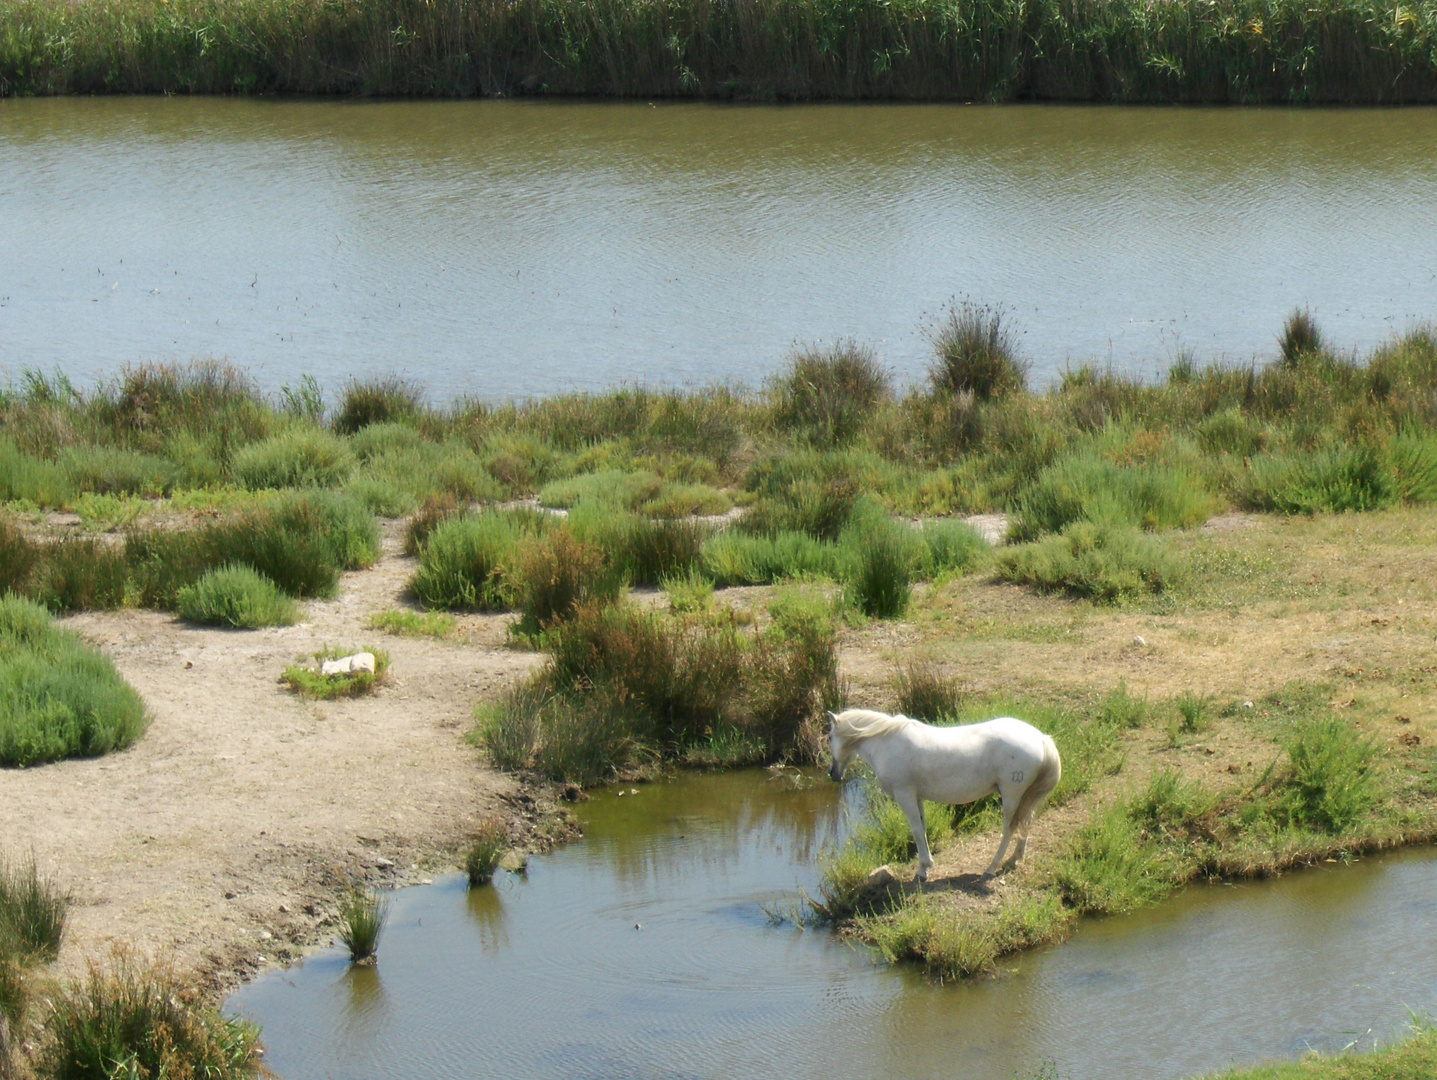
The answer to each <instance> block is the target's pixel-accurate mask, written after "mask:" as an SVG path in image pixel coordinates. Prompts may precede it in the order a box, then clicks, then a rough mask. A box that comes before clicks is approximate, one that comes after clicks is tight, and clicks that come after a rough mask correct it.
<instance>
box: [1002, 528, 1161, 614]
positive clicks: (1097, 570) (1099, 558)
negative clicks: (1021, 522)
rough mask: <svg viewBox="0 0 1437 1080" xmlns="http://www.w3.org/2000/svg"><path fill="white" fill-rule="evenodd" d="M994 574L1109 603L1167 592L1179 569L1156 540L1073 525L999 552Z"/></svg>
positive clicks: (1130, 531)
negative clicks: (1034, 540)
mask: <svg viewBox="0 0 1437 1080" xmlns="http://www.w3.org/2000/svg"><path fill="white" fill-rule="evenodd" d="M997 570H998V575H999V576H1000V577H1002V578H1004V579H1005V580H1008V581H1015V582H1020V583H1023V584H1027V585H1033V586H1035V587H1036V588H1039V589H1042V590H1044V591H1047V592H1057V591H1061V592H1068V593H1071V594H1072V595H1074V596H1081V597H1086V598H1088V599H1091V600H1099V601H1103V602H1107V603H1114V602H1117V601H1120V600H1126V599H1131V598H1133V597H1137V596H1141V595H1143V594H1145V593H1160V592H1164V591H1166V590H1168V589H1170V588H1172V587H1173V586H1174V585H1175V584H1176V582H1177V581H1178V580H1179V579H1180V578H1181V577H1182V575H1183V572H1184V567H1183V563H1182V561H1181V560H1180V559H1179V558H1178V556H1177V555H1175V554H1174V553H1173V552H1172V550H1171V549H1170V548H1169V547H1168V545H1167V544H1166V542H1164V541H1163V540H1160V539H1158V538H1157V537H1151V536H1145V535H1143V534H1142V533H1140V532H1138V531H1137V530H1136V529H1120V528H1114V527H1111V526H1105V525H1094V524H1091V523H1089V522H1077V523H1075V524H1073V525H1069V526H1068V527H1067V528H1065V529H1064V530H1063V532H1062V535H1060V536H1050V537H1047V538H1046V539H1043V540H1039V541H1037V542H1036V543H1032V544H1023V545H1021V546H1018V547H1013V548H1009V549H1007V550H1004V551H1002V552H1000V553H999V554H998V557H997Z"/></svg>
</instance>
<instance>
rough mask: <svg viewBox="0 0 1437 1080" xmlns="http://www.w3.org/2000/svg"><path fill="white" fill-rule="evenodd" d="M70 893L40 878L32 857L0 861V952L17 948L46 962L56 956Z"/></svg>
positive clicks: (68, 906)
mask: <svg viewBox="0 0 1437 1080" xmlns="http://www.w3.org/2000/svg"><path fill="white" fill-rule="evenodd" d="M69 908H70V894H69V893H67V892H65V891H63V890H62V889H60V888H58V887H57V886H56V885H55V884H54V883H53V882H50V881H46V880H44V879H43V878H41V877H40V872H39V871H38V870H37V869H36V867H35V862H34V859H33V858H32V859H31V860H30V861H29V862H28V863H24V864H16V863H11V862H7V861H4V860H0V951H4V950H5V949H6V948H7V944H6V943H8V947H10V948H12V949H14V948H18V949H19V950H20V951H21V952H22V953H23V954H24V955H25V956H27V957H31V958H39V959H42V960H46V961H51V960H54V959H56V958H57V957H58V956H59V955H60V939H61V937H62V936H63V935H64V932H65V916H66V914H67V912H68V911H69Z"/></svg>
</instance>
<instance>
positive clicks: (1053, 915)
mask: <svg viewBox="0 0 1437 1080" xmlns="http://www.w3.org/2000/svg"><path fill="white" fill-rule="evenodd" d="M1105 805H1106V804H1104V803H1097V804H1096V805H1095V806H1094V814H1096V813H1097V812H1100V811H1101V810H1102V809H1103V807H1104V806H1105ZM1427 809H1428V820H1427V821H1426V822H1424V823H1422V824H1421V825H1420V826H1418V827H1417V828H1415V829H1401V830H1395V831H1391V832H1372V833H1367V834H1361V833H1358V834H1355V835H1353V834H1348V835H1345V836H1339V837H1333V838H1332V839H1331V841H1330V842H1328V843H1321V844H1312V845H1308V846H1304V847H1301V848H1299V849H1296V850H1293V851H1289V852H1285V853H1281V854H1277V855H1274V856H1273V857H1272V858H1271V859H1270V861H1266V862H1264V863H1263V864H1262V865H1261V866H1259V867H1257V868H1256V869H1254V870H1253V871H1251V872H1245V873H1212V874H1208V873H1204V872H1202V871H1201V870H1199V871H1198V872H1197V873H1194V874H1193V875H1191V876H1189V877H1187V878H1186V879H1185V880H1182V881H1180V882H1178V883H1176V884H1175V885H1174V887H1173V888H1172V889H1171V891H1170V892H1169V893H1168V894H1167V895H1166V896H1164V897H1163V898H1162V899H1160V900H1158V901H1156V904H1155V905H1154V906H1156V905H1160V904H1162V903H1166V902H1167V901H1168V900H1170V899H1172V898H1173V897H1175V896H1177V895H1178V894H1179V893H1180V892H1182V891H1183V890H1185V889H1187V888H1190V887H1191V886H1193V885H1194V884H1197V883H1198V882H1199V881H1206V882H1208V883H1212V884H1220V883H1224V882H1242V881H1261V880H1265V879H1267V878H1270V877H1275V876H1278V875H1281V874H1285V873H1291V872H1295V871H1301V870H1305V869H1310V868H1312V867H1315V866H1317V865H1319V864H1321V863H1325V862H1332V861H1338V862H1343V861H1347V860H1350V859H1356V858H1360V857H1362V856H1364V855H1375V854H1381V853H1389V852H1395V851H1399V850H1405V849H1411V848H1419V847H1424V846H1433V845H1437V808H1433V807H1428V808H1427ZM1039 820H1040V822H1041V818H1040V819H1039ZM1090 820H1092V818H1090V817H1088V816H1084V817H1082V818H1080V819H1078V820H1077V821H1076V823H1075V824H1074V826H1073V827H1070V828H1069V829H1067V830H1066V831H1065V832H1064V833H1063V834H1062V836H1061V837H1059V838H1058V840H1057V844H1056V846H1057V847H1058V848H1059V849H1060V850H1061V849H1062V847H1063V846H1065V845H1066V844H1068V843H1070V842H1071V840H1072V839H1073V837H1074V836H1075V835H1076V833H1077V832H1078V831H1079V829H1081V828H1082V827H1083V826H1084V825H1086V824H1088V822H1089V821H1090ZM1036 827H1041V825H1039V826H1036ZM979 839H981V840H982V841H983V842H985V843H986V842H987V841H989V840H995V839H996V835H994V836H988V835H986V834H983V835H980V837H979ZM1010 872H1011V871H1010ZM1031 873H1033V874H1034V875H1035V876H1034V879H1030V880H1026V881H1021V882H1019V883H1018V885H1017V888H1016V889H1014V890H1013V892H1014V894H1016V895H1004V896H1000V897H998V898H997V900H996V902H995V903H993V904H990V905H988V906H986V907H971V906H965V907H954V908H950V909H949V910H948V911H946V912H944V913H942V914H941V915H940V916H939V918H940V919H946V922H947V923H948V926H947V927H945V929H948V930H957V931H959V932H962V931H974V930H976V931H978V932H982V931H984V930H986V929H988V926H987V924H991V923H993V922H996V921H998V920H1000V919H1001V918H1002V916H1003V915H1004V913H1005V912H1006V911H1007V910H1010V909H1014V908H1019V907H1020V906H1021V905H1023V904H1025V903H1030V902H1032V903H1036V904H1038V905H1040V906H1041V905H1050V906H1048V907H1047V908H1046V909H1043V913H1044V914H1045V915H1047V916H1049V917H1048V918H1046V919H1042V918H1040V919H1039V920H1037V921H1035V922H1029V923H1026V924H1023V925H1021V926H1018V927H1010V928H1008V932H1009V934H1010V935H1011V936H1009V937H1008V938H1006V940H1005V942H1004V944H1003V945H1002V946H1000V947H999V948H998V949H997V951H996V952H995V953H994V954H993V956H992V961H999V960H1004V959H1011V958H1013V957H1016V956H1019V955H1021V954H1022V953H1025V952H1028V951H1030V950H1033V949H1038V948H1044V947H1048V946H1052V945H1060V944H1062V943H1063V942H1065V941H1067V940H1068V939H1069V938H1070V937H1071V936H1072V934H1073V933H1074V931H1075V930H1076V928H1077V926H1078V925H1079V923H1080V922H1081V921H1082V920H1083V919H1084V918H1089V919H1103V918H1118V917H1121V916H1122V915H1124V914H1126V913H1127V912H1125V911H1119V912H1112V913H1087V912H1083V911H1079V910H1076V909H1074V908H1071V907H1067V906H1064V905H1063V904H1062V903H1061V900H1062V898H1061V895H1060V894H1059V892H1058V890H1057V888H1056V886H1055V884H1054V882H1053V881H1052V880H1051V878H1050V877H1049V876H1048V875H1049V874H1050V871H1049V870H1048V869H1046V868H1045V869H1043V870H1035V871H1031ZM922 895H924V894H923V892H922V890H914V889H913V887H912V883H911V882H904V881H901V880H900V881H894V882H891V883H886V884H883V885H879V886H870V887H868V888H866V889H864V890H862V891H861V893H860V895H859V897H858V898H857V899H856V903H857V904H858V905H859V906H860V907H862V906H867V907H869V908H870V909H871V910H873V913H871V914H862V913H860V914H855V915H852V916H849V917H845V918H840V919H836V920H834V921H833V922H832V926H833V929H834V931H835V932H836V933H837V935H838V936H839V937H842V938H847V939H849V940H854V941H858V942H861V943H862V944H864V945H866V946H868V947H870V948H874V949H876V950H878V951H879V952H880V954H884V958H885V959H886V960H888V961H889V962H894V963H912V964H917V965H920V966H922V967H924V968H925V970H927V971H928V973H929V974H930V975H933V976H935V977H936V978H938V979H939V981H942V980H943V979H947V978H981V977H988V978H997V977H1001V975H1002V971H1001V970H1000V969H999V968H998V967H997V966H996V964H995V963H993V962H989V963H985V964H984V965H983V966H982V967H981V968H980V969H978V970H973V971H953V970H951V969H950V968H949V967H948V965H949V964H950V963H951V958H949V959H944V958H940V957H939V955H938V952H937V949H932V950H930V949H927V948H924V947H923V946H922V945H921V944H920V945H917V946H915V947H913V948H911V950H910V952H909V953H908V954H906V955H892V954H891V953H890V952H889V951H888V949H886V948H885V947H884V935H883V934H882V932H881V928H882V926H883V924H884V923H885V922H886V921H888V920H889V919H890V918H891V917H892V916H893V915H894V914H896V913H897V912H900V911H901V910H902V909H903V907H904V906H905V905H906V904H908V903H910V902H911V901H912V900H913V899H914V898H915V896H922ZM1052 905H1056V906H1052ZM815 907H819V905H815ZM878 908H883V909H884V910H881V911H879V910H877V909H878ZM821 915H822V912H821V910H820V916H821Z"/></svg>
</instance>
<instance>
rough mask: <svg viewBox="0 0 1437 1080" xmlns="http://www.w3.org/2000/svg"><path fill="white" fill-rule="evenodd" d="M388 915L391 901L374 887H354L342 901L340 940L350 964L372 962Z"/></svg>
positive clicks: (340, 905) (340, 904)
mask: <svg viewBox="0 0 1437 1080" xmlns="http://www.w3.org/2000/svg"><path fill="white" fill-rule="evenodd" d="M388 918H389V902H388V901H387V900H385V899H384V897H383V896H381V895H380V894H379V893H377V892H375V891H374V890H373V889H363V888H359V887H355V888H352V889H350V890H349V892H347V893H346V894H345V895H344V897H343V899H341V900H340V903H339V941H340V944H342V945H343V946H344V947H345V948H346V949H348V950H349V959H350V962H351V963H355V964H363V963H373V962H374V960H375V957H376V954H377V953H378V951H379V938H380V935H381V934H383V933H384V924H385V922H386V920H387V919H388Z"/></svg>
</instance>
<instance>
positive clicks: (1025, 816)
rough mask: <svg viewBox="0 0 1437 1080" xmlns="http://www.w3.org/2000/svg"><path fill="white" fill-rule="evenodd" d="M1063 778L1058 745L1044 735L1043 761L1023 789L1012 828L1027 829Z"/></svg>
mask: <svg viewBox="0 0 1437 1080" xmlns="http://www.w3.org/2000/svg"><path fill="white" fill-rule="evenodd" d="M1062 778H1063V762H1062V761H1061V759H1059V757H1058V746H1057V744H1056V743H1054V742H1053V740H1052V739H1050V738H1049V737H1048V736H1046V735H1044V736H1043V763H1042V764H1041V765H1039V766H1038V768H1037V770H1036V771H1035V772H1034V773H1033V779H1032V780H1030V781H1029V782H1028V786H1027V787H1026V788H1025V789H1024V790H1023V797H1022V798H1021V799H1019V800H1018V810H1017V812H1016V813H1015V814H1014V815H1013V824H1012V828H1014V829H1020V830H1021V829H1026V828H1027V827H1028V825H1029V823H1030V822H1031V821H1032V820H1033V815H1034V814H1036V813H1037V812H1038V808H1039V807H1040V806H1042V805H1043V800H1044V799H1046V798H1047V797H1048V796H1049V795H1051V794H1052V793H1053V789H1054V788H1055V787H1057V786H1058V781H1059V780H1061V779H1062Z"/></svg>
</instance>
